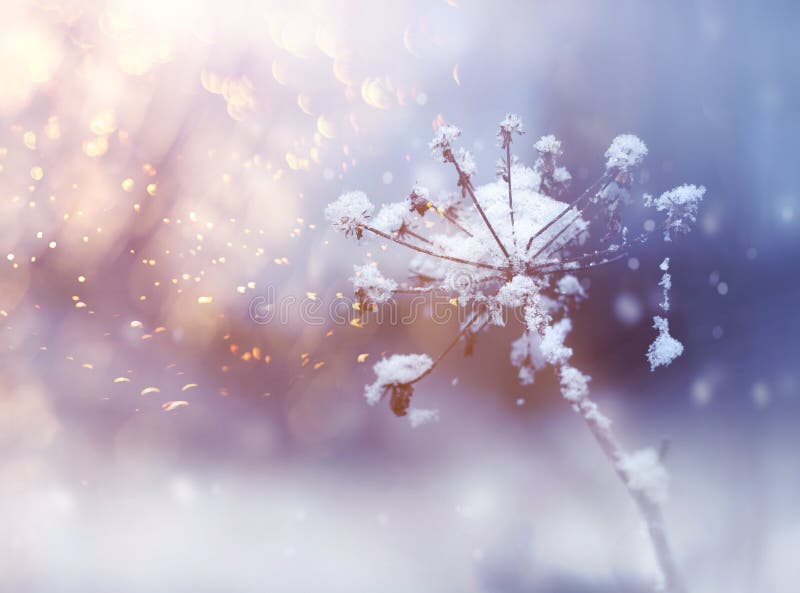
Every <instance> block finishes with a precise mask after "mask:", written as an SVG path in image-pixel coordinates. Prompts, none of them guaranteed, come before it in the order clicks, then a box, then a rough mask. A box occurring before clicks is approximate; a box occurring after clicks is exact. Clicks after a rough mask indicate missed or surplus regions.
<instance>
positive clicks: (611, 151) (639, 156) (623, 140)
mask: <svg viewBox="0 0 800 593" xmlns="http://www.w3.org/2000/svg"><path fill="white" fill-rule="evenodd" d="M646 156H647V146H645V144H644V142H642V141H641V139H640V138H639V137H638V136H634V135H633V134H622V135H620V136H617V137H616V138H614V140H613V141H612V142H611V146H609V147H608V150H606V169H607V170H609V171H612V170H617V171H629V170H630V169H632V168H633V167H635V166H636V165H638V164H639V163H641V162H642V160H644V157H646Z"/></svg>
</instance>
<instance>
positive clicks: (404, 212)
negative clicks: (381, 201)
mask: <svg viewBox="0 0 800 593" xmlns="http://www.w3.org/2000/svg"><path fill="white" fill-rule="evenodd" d="M410 214H411V209H410V207H409V205H408V203H407V202H392V203H391V204H386V205H385V206H382V207H381V209H380V210H378V213H377V214H376V215H375V217H374V218H373V219H372V227H373V228H375V229H377V230H379V231H381V232H383V233H386V234H387V235H394V234H395V233H398V234H401V235H402V234H403V232H404V231H405V230H406V227H407V226H408V224H409V222H410Z"/></svg>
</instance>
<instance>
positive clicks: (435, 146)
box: [429, 125, 461, 163]
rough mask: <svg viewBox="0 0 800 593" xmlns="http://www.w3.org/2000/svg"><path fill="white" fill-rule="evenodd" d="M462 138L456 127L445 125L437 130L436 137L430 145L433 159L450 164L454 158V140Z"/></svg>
mask: <svg viewBox="0 0 800 593" xmlns="http://www.w3.org/2000/svg"><path fill="white" fill-rule="evenodd" d="M459 136H461V130H459V129H458V128H457V127H456V126H451V125H443V126H439V129H437V130H436V135H435V136H434V137H433V140H431V143H430V145H429V147H430V149H431V154H432V155H433V158H434V159H436V160H437V161H439V162H440V163H447V162H450V161H451V160H452V158H453V148H452V143H453V140H455V139H456V138H458V137H459Z"/></svg>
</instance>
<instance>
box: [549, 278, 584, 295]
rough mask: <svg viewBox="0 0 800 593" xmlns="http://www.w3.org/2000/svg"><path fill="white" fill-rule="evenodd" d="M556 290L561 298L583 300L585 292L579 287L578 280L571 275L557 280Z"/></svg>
mask: <svg viewBox="0 0 800 593" xmlns="http://www.w3.org/2000/svg"><path fill="white" fill-rule="evenodd" d="M556 288H557V289H558V292H559V293H561V295H562V296H572V297H575V298H577V299H585V298H586V291H585V290H584V289H583V286H581V282H580V280H578V278H577V277H576V276H573V275H572V274H566V275H564V276H562V277H561V278H559V279H558V282H557V283H556Z"/></svg>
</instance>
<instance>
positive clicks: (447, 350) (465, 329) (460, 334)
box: [408, 309, 482, 385]
mask: <svg viewBox="0 0 800 593" xmlns="http://www.w3.org/2000/svg"><path fill="white" fill-rule="evenodd" d="M481 313H482V311H481V310H480V309H478V310H477V311H475V312H474V313H473V314H472V317H470V318H469V320H468V321H467V322H466V323H465V324H464V327H462V328H461V331H459V332H458V334H456V337H455V338H454V339H453V341H452V342H450V344H448V346H447V348H445V349H444V350H443V351H442V352H441V353H440V354H439V356H437V357H436V360H434V361H433V364H432V365H431V366H430V367H429V368H428V370H427V371H425V372H424V373H422V374H421V375H419V376H418V377H416V378H414V379H412V380H411V381H409V382H408V385H413V384H414V383H416V382H418V381H422V379H424V378H425V377H427V376H428V375H430V374H431V373H432V372H433V369H435V368H436V367H437V365H438V364H439V363H440V362H442V360H443V359H444V358H445V356H447V355H448V354H450V351H451V350H452V349H453V348H455V347H456V344H458V342H459V341H460V340H461V338H463V337H464V336H465V335H466V333H467V332H468V331H469V328H470V326H471V325H472V324H473V323H475V321H476V320H477V319H478V317H480V315H481Z"/></svg>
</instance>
